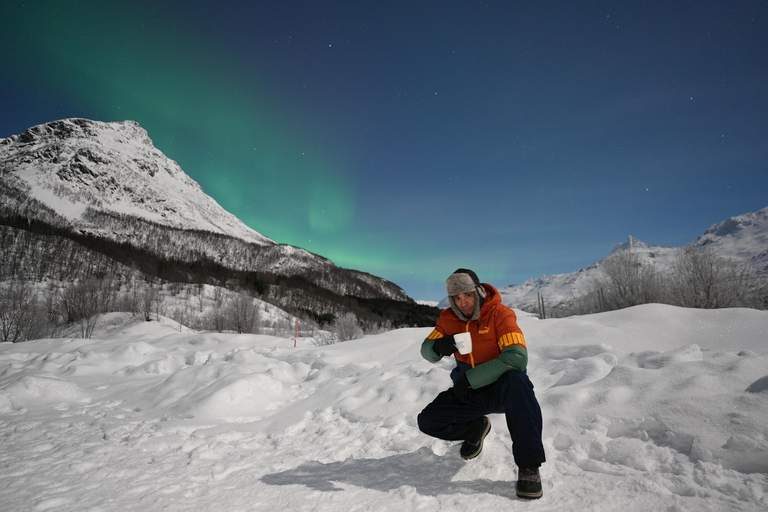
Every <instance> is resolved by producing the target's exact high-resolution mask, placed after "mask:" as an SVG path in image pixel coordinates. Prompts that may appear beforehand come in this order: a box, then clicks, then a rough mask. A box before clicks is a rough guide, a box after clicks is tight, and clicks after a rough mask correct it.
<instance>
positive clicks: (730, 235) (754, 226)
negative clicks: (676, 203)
mask: <svg viewBox="0 0 768 512" xmlns="http://www.w3.org/2000/svg"><path fill="white" fill-rule="evenodd" d="M690 245H693V246H695V247H710V248H712V249H713V250H714V251H715V252H717V254H720V255H722V256H723V257H726V258H735V259H750V260H752V261H754V263H755V267H756V268H757V269H758V271H760V272H762V273H768V207H766V208H763V209H762V210H760V211H757V212H754V213H745V214H744V215H739V216H737V217H731V218H730V219H727V220H724V221H723V222H719V223H717V224H715V225H713V226H712V227H710V228H709V229H708V230H707V231H705V232H704V234H703V235H701V236H700V237H699V238H697V239H696V240H694V241H693V242H692V243H691V244H690Z"/></svg>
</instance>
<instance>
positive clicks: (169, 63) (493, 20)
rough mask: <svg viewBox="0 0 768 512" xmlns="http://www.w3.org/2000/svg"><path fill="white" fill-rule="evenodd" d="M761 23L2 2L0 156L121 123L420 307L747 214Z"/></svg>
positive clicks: (672, 8) (211, 185)
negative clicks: (89, 124)
mask: <svg viewBox="0 0 768 512" xmlns="http://www.w3.org/2000/svg"><path fill="white" fill-rule="evenodd" d="M766 63H768V2H765V1H764V0H757V1H753V0H739V1H738V2H728V1H710V0H706V1H688V0H682V1H677V2H662V1H646V2H622V1H585V2H572V1H541V2H516V1H487V2H479V1H477V2H475V1H466V0H465V1H457V0H454V1H451V0H447V1H419V0H411V1H389V2H359V1H322V0H318V1H306V0H305V1H286V0H279V1H277V0H275V1H273V0H260V1H258V2H252V1H226V0H218V1H216V2H213V1H202V0H184V1H175V0H170V1H162V0H153V1H145V0H135V1H132V2H103V1H95V0H84V1H74V0H72V1H68V2H61V1H36V2H4V3H3V5H2V7H0V137H8V136H10V135H13V134H18V133H22V132H24V131H25V130H26V129H27V128H29V127H31V126H34V125H37V124H41V123H45V122H48V121H53V120H56V119H62V118H68V117H84V118H88V119H94V120H98V121H124V120H128V119H130V120H134V121H137V122H139V123H140V124H141V126H142V127H143V128H144V129H145V130H147V132H148V134H149V136H150V138H151V139H152V140H153V142H154V144H155V146H156V147H157V148H159V149H160V150H162V151H163V152H164V153H165V154H166V155H167V156H168V157H170V158H172V159H173V160H175V161H177V162H178V163H179V165H180V166H181V167H182V169H183V170H184V171H185V172H186V173H187V174H189V175H190V176H191V177H192V178H193V179H195V180H196V181H198V182H199V183H200V185H201V186H202V188H203V190H204V191H205V192H206V193H208V194H209V195H210V196H212V197H213V198H214V199H215V200H216V201H218V202H219V204H221V205H222V206H223V207H224V208H225V209H226V210H228V211H230V212H231V213H233V214H234V215H236V216H237V217H238V218H240V219H241V220H242V221H243V222H245V223H246V224H247V225H249V226H250V227H252V228H253V229H255V230H256V231H258V232H259V233H262V234H263V235H266V236H268V237H269V238H271V239H273V240H275V241H276V242H279V243H286V244H291V245H296V246H299V247H302V248H304V249H307V250H309V251H311V252H314V253H316V254H320V255H322V256H325V257H327V258H329V259H331V260H332V261H333V262H334V263H336V264H337V265H339V266H342V267H347V268H353V269H357V270H363V271H366V272H370V273H372V274H375V275H378V276H381V277H384V278H387V279H389V280H391V281H393V282H395V283H397V284H398V285H400V286H401V287H403V288H404V289H405V291H406V292H408V294H409V295H410V296H411V297H413V298H415V299H424V300H440V299H441V298H443V297H444V295H445V287H444V280H445V278H446V277H447V275H449V274H450V273H451V272H453V271H454V270H455V269H457V268H460V267H466V268H472V269H473V270H475V271H476V272H477V274H478V275H479V277H480V279H481V280H482V281H484V282H489V283H492V284H494V285H496V286H505V285H509V284H520V283H522V282H524V281H525V280H526V279H529V278H536V277H539V276H541V275H550V274H556V273H566V272H571V271H574V270H577V269H579V268H582V267H585V266H587V265H590V264H591V263H594V262H596V261H598V260H600V259H602V258H603V257H604V256H606V255H607V254H608V253H609V252H610V251H611V250H612V249H613V247H614V246H616V245H617V244H619V243H622V242H624V241H625V240H626V238H627V236H629V235H631V236H633V237H635V238H638V239H640V240H642V241H643V242H646V243H648V244H653V245H663V246H673V247H677V246H682V245H685V244H687V243H689V242H691V241H693V240H694V239H695V238H697V237H698V236H699V235H701V234H703V232H704V231H705V230H706V229H707V228H708V227H709V226H710V225H712V224H714V223H716V222H720V221H722V220H725V219H727V218H728V217H731V216H734V215H740V214H742V213H747V212H753V211H757V210H759V209H761V208H764V207H765V206H768V66H767V65H766Z"/></svg>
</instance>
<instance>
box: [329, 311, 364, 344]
mask: <svg viewBox="0 0 768 512" xmlns="http://www.w3.org/2000/svg"><path fill="white" fill-rule="evenodd" d="M332 329H333V332H334V333H335V334H336V336H338V338H339V341H349V340H353V339H355V338H362V337H363V330H362V329H361V328H360V325H359V324H358V322H357V317H356V316H355V314H354V313H351V312H350V313H345V314H343V315H342V316H340V317H336V319H335V320H334V321H333V327H332Z"/></svg>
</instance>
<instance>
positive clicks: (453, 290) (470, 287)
mask: <svg viewBox="0 0 768 512" xmlns="http://www.w3.org/2000/svg"><path fill="white" fill-rule="evenodd" d="M445 289H446V291H447V292H448V302H449V303H450V304H451V309H453V312H454V313H456V316H458V317H459V318H460V319H461V320H470V318H467V317H466V316H465V315H464V314H463V313H462V312H461V310H460V309H459V308H458V307H457V306H456V302H455V301H454V300H453V297H454V296H455V295H458V294H460V293H474V294H475V310H474V311H473V312H472V317H471V320H477V319H478V318H479V316H480V308H481V307H482V306H483V302H485V288H484V287H483V285H482V284H480V280H479V279H478V278H477V274H475V273H474V272H472V271H471V270H469V269H466V268H460V269H458V270H457V271H456V272H454V273H453V274H451V275H450V276H448V279H446V280H445Z"/></svg>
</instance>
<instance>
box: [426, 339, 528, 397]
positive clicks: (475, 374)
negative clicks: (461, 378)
mask: <svg viewBox="0 0 768 512" xmlns="http://www.w3.org/2000/svg"><path fill="white" fill-rule="evenodd" d="M432 352H434V350H433V351H432ZM527 366H528V351H527V350H526V349H524V348H523V347H521V346H511V347H507V348H505V349H504V350H502V351H501V354H499V356H498V357H497V358H496V359H491V360H490V361H486V362H484V363H482V364H479V365H477V366H475V367H474V368H472V369H470V370H467V379H468V380H469V385H470V386H472V388H473V389H477V388H481V387H483V386H487V385H488V384H492V383H494V382H496V381H497V380H499V377H501V375H502V374H504V373H506V372H508V371H509V370H518V371H523V370H525V368H526V367H527Z"/></svg>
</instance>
